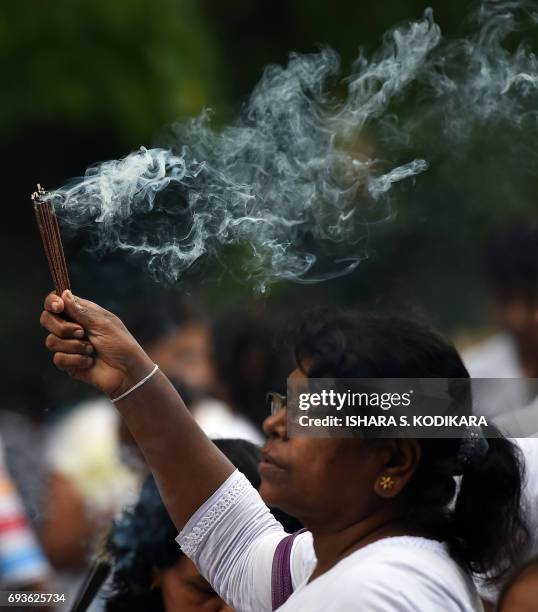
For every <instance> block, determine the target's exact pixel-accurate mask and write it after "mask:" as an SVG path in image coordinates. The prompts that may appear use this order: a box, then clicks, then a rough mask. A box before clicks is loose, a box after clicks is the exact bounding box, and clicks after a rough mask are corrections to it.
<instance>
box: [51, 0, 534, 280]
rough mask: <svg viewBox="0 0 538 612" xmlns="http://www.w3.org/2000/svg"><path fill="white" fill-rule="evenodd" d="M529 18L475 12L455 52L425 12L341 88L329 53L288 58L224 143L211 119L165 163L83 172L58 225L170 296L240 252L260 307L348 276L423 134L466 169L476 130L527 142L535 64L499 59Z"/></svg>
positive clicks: (65, 196) (495, 5) (524, 10)
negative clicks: (297, 287)
mask: <svg viewBox="0 0 538 612" xmlns="http://www.w3.org/2000/svg"><path fill="white" fill-rule="evenodd" d="M533 7H534V8H535V4H534V2H515V1H495V0H494V1H490V2H486V3H483V4H482V5H480V6H479V7H478V9H477V10H476V11H475V13H474V14H473V16H472V19H471V20H470V22H469V23H470V24H471V25H472V31H471V33H470V34H469V35H468V36H467V37H465V38H460V39H450V40H445V39H443V36H442V34H441V30H440V28H439V26H438V25H437V24H436V23H435V21H434V19H433V14H432V11H431V10H429V9H428V10H427V11H426V12H425V14H424V17H423V18H422V19H421V20H419V21H417V22H412V23H409V24H405V25H402V26H399V27H396V28H394V29H392V30H391V31H389V32H387V33H386V34H385V35H384V37H383V40H382V44H381V46H380V48H379V50H378V51H377V52H375V53H374V54H372V55H371V56H370V57H367V56H366V55H365V54H364V53H362V52H361V54H360V55H359V57H358V59H357V60H356V61H355V63H354V64H353V68H352V71H351V73H350V74H349V75H347V76H345V77H343V76H342V71H341V68H340V63H339V58H338V56H337V54H336V53H335V52H334V51H333V50H331V49H329V48H323V49H321V50H320V52H319V53H316V54H310V55H300V54H292V55H291V56H290V59H289V63H288V65H287V66H286V67H280V66H269V67H267V68H266V69H265V71H264V73H263V76H262V78H261V80H260V82H259V83H258V85H257V86H256V88H255V89H254V91H253V92H252V94H251V96H250V98H249V99H248V101H247V102H246V103H245V105H244V107H243V108H242V110H241V112H240V114H239V116H238V118H237V119H236V120H235V121H234V122H233V123H232V124H231V125H229V126H228V127H226V128H224V129H222V130H215V129H213V128H212V126H211V120H210V119H211V114H210V112H208V111H206V112H204V113H202V115H201V116H200V117H199V118H197V119H194V120H192V121H190V122H187V123H185V124H182V125H177V126H175V127H174V128H173V138H172V142H171V144H170V145H169V146H167V147H166V148H153V149H147V148H145V147H141V148H140V150H138V151H136V152H133V153H131V154H130V155H127V156H126V157H124V158H122V159H120V160H113V161H107V162H104V163H100V164H97V165H95V166H93V167H91V168H89V169H88V170H87V171H86V174H85V176H84V177H83V178H82V179H77V180H75V181H73V182H72V183H70V184H68V185H66V186H65V187H63V188H61V189H59V190H58V191H56V192H54V194H53V196H54V200H55V203H56V205H57V208H58V209H59V210H60V211H61V212H62V213H63V218H64V222H67V223H68V224H70V225H74V226H75V227H81V226H91V227H93V228H94V229H95V235H96V238H97V244H98V247H99V248H100V249H102V250H104V251H109V250H118V249H121V250H123V251H126V252H129V253H133V254H136V255H139V256H143V257H144V258H145V259H146V260H147V262H148V265H149V268H150V269H151V270H152V271H153V272H154V273H155V274H156V275H157V276H159V277H165V278H167V279H169V280H172V281H173V280H175V279H177V278H178V277H179V276H180V275H181V274H182V272H184V271H185V270H186V269H187V268H189V266H191V265H192V264H193V263H194V262H195V261H196V260H198V259H199V258H200V257H202V256H203V255H215V254H218V253H219V251H220V249H222V247H223V246H226V245H234V244H241V245H245V244H246V245H248V248H249V250H250V257H248V261H247V264H246V267H247V270H246V272H247V273H248V274H249V275H250V276H251V277H252V278H253V279H254V281H255V283H256V285H257V287H258V289H260V290H262V291H263V290H264V289H265V288H266V287H267V286H269V285H270V284H271V283H272V282H274V281H276V280H279V279H290V280H295V281H302V282H313V281H317V280H322V279H324V278H330V277H332V276H336V275H339V274H343V273H346V272H348V271H350V270H352V269H353V268H354V267H355V266H356V265H357V264H358V263H359V261H360V260H361V258H362V257H363V256H364V247H363V241H364V239H365V236H366V235H367V228H368V226H369V225H370V224H372V223H377V222H380V221H383V220H386V219H388V218H390V217H391V216H392V215H393V208H394V207H393V204H392V199H393V193H394V191H395V187H396V184H397V183H400V182H401V181H408V180H409V179H413V178H414V177H417V176H418V175H420V174H421V173H422V172H424V171H426V170H427V168H428V160H429V159H430V160H431V159H433V158H434V157H435V156H436V152H435V151H434V150H433V149H432V148H431V147H432V144H431V143H430V144H429V147H430V149H428V146H425V145H424V143H423V142H422V141H421V133H422V132H423V130H425V129H428V130H429V131H430V132H431V131H432V130H434V131H435V133H436V135H437V137H436V138H435V139H434V142H433V145H434V146H435V147H437V148H438V149H443V150H446V151H454V152H456V151H457V153H458V154H463V152H464V150H465V146H464V143H465V142H466V140H467V139H468V138H469V137H470V135H471V133H472V132H473V130H475V129H477V128H479V129H487V128H495V127H496V126H501V125H505V124H506V123H509V124H510V126H511V129H512V128H515V129H522V128H523V127H524V126H526V127H527V128H528V127H529V126H532V127H533V128H534V129H535V126H536V109H537V108H538V107H537V104H536V103H537V88H538V64H537V59H536V56H535V55H534V54H533V53H531V52H530V51H529V50H528V49H527V48H526V47H525V46H524V45H521V46H519V47H517V48H516V49H515V50H509V49H508V48H507V47H505V41H506V39H507V37H508V36H509V35H511V34H512V33H513V32H514V31H516V30H518V29H520V28H521V27H523V26H524V25H528V24H529V23H531V24H534V25H535V24H536V21H537V20H538V18H537V15H538V11H534V12H533ZM342 86H345V90H346V91H345V94H344V95H341V94H339V95H337V94H336V93H335V92H336V91H340V90H339V88H340V89H341V88H342ZM503 122H504V123H503ZM417 147H418V148H419V149H420V153H421V154H420V155H419V156H417V155H416V150H417ZM421 147H422V148H421ZM372 151H373V153H372ZM416 180H420V178H418V179H416ZM320 259H321V263H322V264H323V265H320ZM327 261H330V262H331V265H330V266H327ZM323 262H324V263H323Z"/></svg>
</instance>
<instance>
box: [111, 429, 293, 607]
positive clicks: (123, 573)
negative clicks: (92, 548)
mask: <svg viewBox="0 0 538 612" xmlns="http://www.w3.org/2000/svg"><path fill="white" fill-rule="evenodd" d="M214 443H215V445H216V446H217V447H218V448H219V449H220V450H221V451H222V452H223V453H224V454H225V455H226V457H228V459H229V460H230V461H231V462H232V463H233V464H234V465H235V467H236V468H237V469H238V470H240V471H241V472H242V473H243V474H244V475H245V476H246V477H247V478H248V480H249V481H250V483H251V484H252V486H253V487H255V488H256V489H258V488H259V486H260V476H259V473H258V464H259V462H260V460H261V452H260V449H259V448H258V447H257V446H256V445H254V444H252V443H250V442H247V441H246V440H228V439H220V440H215V441H214ZM275 515H276V516H277V518H278V519H279V520H280V522H281V523H282V524H284V525H285V527H286V528H287V529H288V530H290V531H294V530H296V529H298V528H299V527H300V524H299V523H298V522H297V521H295V519H292V518H291V517H288V516H287V515H285V514H284V513H282V512H279V511H276V512H275ZM176 535H177V530H176V528H175V526H174V524H173V523H172V520H171V519H170V517H169V516H168V513H167V511H166V508H165V507H164V505H163V502H162V500H161V497H160V494H159V491H158V489H157V486H156V484H155V480H154V478H153V476H151V475H150V476H148V478H147V480H146V481H145V483H144V486H143V488H142V492H141V494H140V498H139V499H138V501H137V503H136V505H135V506H134V507H133V508H132V509H130V510H127V511H126V512H125V513H124V514H123V515H122V517H121V518H120V519H119V520H118V521H117V522H116V523H115V525H114V528H113V530H112V532H111V535H110V538H109V541H108V546H107V548H108V552H109V554H110V555H111V556H112V558H113V562H114V569H113V572H114V573H113V576H112V583H111V585H110V588H109V590H110V594H109V595H107V594H106V593H105V594H104V598H105V600H106V606H105V609H106V611H107V612H123V611H125V612H127V611H129V612H138V611H139V612H162V611H166V612H190V611H192V612H194V611H195V610H202V609H203V610H206V611H207V612H224V611H225V610H231V608H230V607H229V606H227V605H226V604H225V603H224V602H223V601H222V599H221V598H220V597H219V596H218V595H217V594H216V593H215V591H214V590H213V589H212V588H211V585H210V584H209V583H208V582H207V580H206V579H205V578H204V577H203V576H202V575H201V574H200V572H199V571H198V570H197V568H196V566H195V565H194V563H193V562H192V561H191V560H190V559H189V558H188V557H186V556H185V555H183V553H182V552H181V549H180V548H179V546H178V545H177V543H176V542H175V537H176Z"/></svg>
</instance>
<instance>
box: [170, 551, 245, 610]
mask: <svg viewBox="0 0 538 612" xmlns="http://www.w3.org/2000/svg"><path fill="white" fill-rule="evenodd" d="M160 585H161V590H162V594H163V601H164V609H165V610H166V612H199V611H200V610H204V612H233V610H232V608H230V607H229V606H228V605H227V604H225V603H224V602H223V601H222V599H221V598H220V597H219V596H218V595H217V594H216V593H215V591H214V590H213V589H212V588H211V585H210V584H209V582H207V580H206V579H205V578H204V577H203V576H202V575H201V574H200V572H199V571H198V570H197V569H196V566H195V565H194V563H193V562H192V561H191V560H190V559H189V558H188V557H185V556H183V555H182V556H181V558H180V559H179V561H178V562H177V563H176V564H175V565H174V566H173V567H171V568H170V569H167V570H165V571H163V572H161V573H160Z"/></svg>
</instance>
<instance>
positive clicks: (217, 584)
mask: <svg viewBox="0 0 538 612" xmlns="http://www.w3.org/2000/svg"><path fill="white" fill-rule="evenodd" d="M285 536H286V532H285V531H284V529H283V527H282V525H281V524H280V523H279V522H278V521H277V520H276V519H275V518H274V517H273V515H272V514H271V513H270V512H269V509H268V508H267V506H266V505H265V504H264V503H263V501H262V499H261V497H260V495H259V494H258V492H257V491H256V489H254V487H252V485H251V484H250V482H249V481H248V480H247V478H246V477H245V476H244V475H243V474H241V472H239V471H235V472H234V473H233V474H232V475H231V476H230V477H229V478H228V480H227V481H226V482H225V483H224V484H223V485H221V487H220V488H219V489H218V490H217V491H216V492H215V493H214V494H213V495H212V496H211V497H210V498H209V499H208V500H207V501H206V502H205V503H204V504H203V505H202V506H201V507H200V508H199V509H198V510H197V511H196V513H195V514H194V515H193V516H192V517H191V519H190V520H189V522H188V523H187V524H186V525H185V527H184V528H183V529H182V531H181V532H180V534H179V536H178V537H177V542H178V544H179V545H180V546H181V549H182V550H183V552H184V553H185V554H186V555H187V556H188V557H189V558H190V559H192V561H193V562H194V563H195V564H196V566H197V567H198V569H199V570H200V572H201V573H202V575H203V576H204V577H205V578H206V579H207V580H208V581H209V583H210V584H211V585H212V587H213V588H214V589H215V591H216V592H217V593H218V594H219V596H220V597H222V599H224V601H226V602H227V603H228V604H229V605H230V606H231V607H232V608H233V609H234V610H237V611H238V612H252V611H253V610H255V611H256V612H270V611H271V569H272V563H273V555H274V552H275V548H276V546H277V544H278V543H279V542H280V540H281V539H282V538H284V537H285Z"/></svg>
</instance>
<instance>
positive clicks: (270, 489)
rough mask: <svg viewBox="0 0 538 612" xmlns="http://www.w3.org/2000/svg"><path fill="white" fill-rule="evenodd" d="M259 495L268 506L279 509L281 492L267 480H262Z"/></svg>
mask: <svg viewBox="0 0 538 612" xmlns="http://www.w3.org/2000/svg"><path fill="white" fill-rule="evenodd" d="M259 493H260V495H261V498H262V499H263V501H264V502H265V503H266V504H267V505H268V506H275V507H277V508H280V503H281V502H282V490H281V489H279V487H277V486H275V485H274V484H273V483H271V482H268V481H267V480H262V482H261V485H260V488H259Z"/></svg>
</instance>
